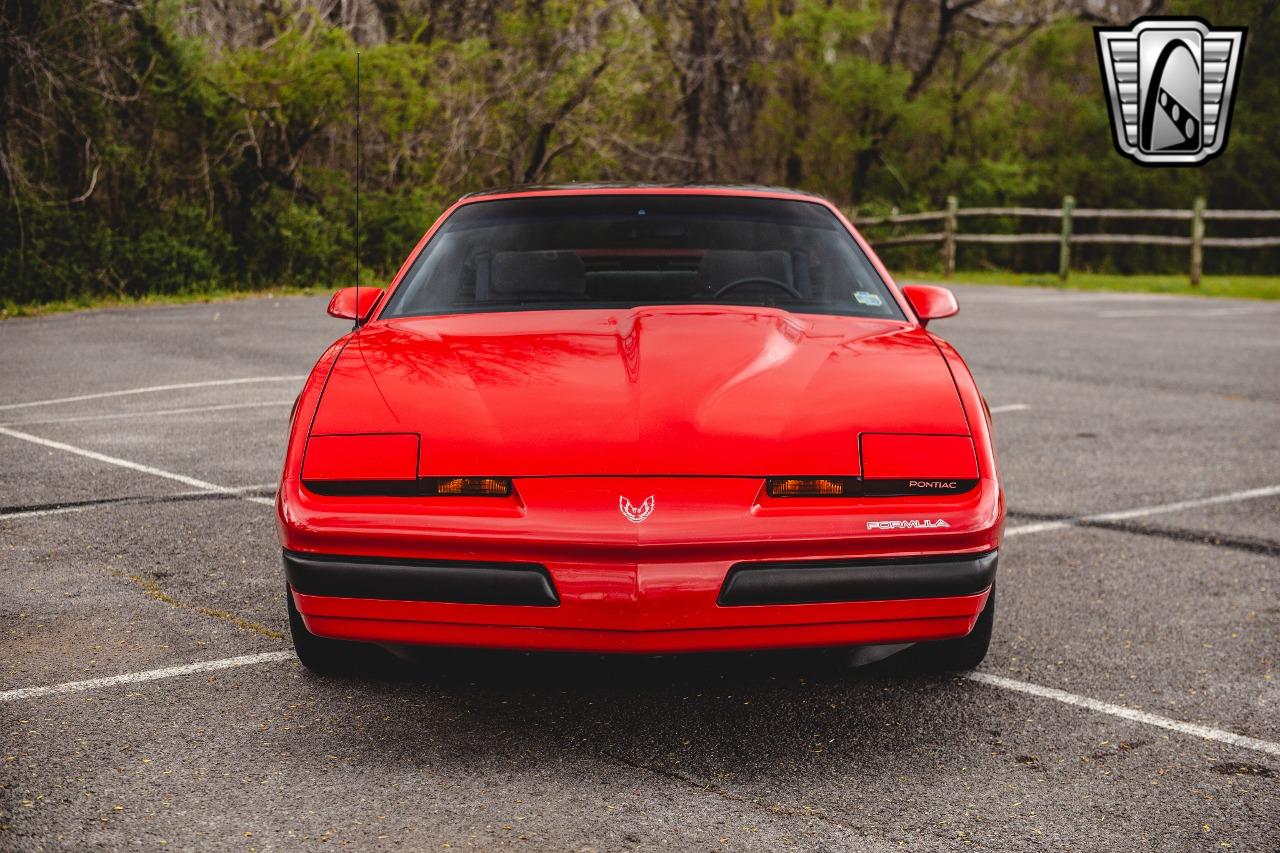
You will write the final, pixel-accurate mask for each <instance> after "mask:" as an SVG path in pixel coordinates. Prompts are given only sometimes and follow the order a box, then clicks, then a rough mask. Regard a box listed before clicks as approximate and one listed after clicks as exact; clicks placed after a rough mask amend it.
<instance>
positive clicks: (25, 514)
mask: <svg viewBox="0 0 1280 853" xmlns="http://www.w3.org/2000/svg"><path fill="white" fill-rule="evenodd" d="M275 488H276V484H275V483H258V484H256V485H253V486H233V487H229V488H227V490H226V491H228V492H261V491H263V490H264V489H272V490H273V491H274V490H275ZM216 494H220V492H211V491H209V490H208V489H196V490H195V491H191V492H174V493H172V494H168V495H163V496H162V497H163V498H166V499H167V498H190V497H195V496H197V495H216ZM155 501H156V498H155V497H150V498H148V497H137V498H122V499H120V500H106V501H98V502H96V503H87V504H76V505H75V506H58V507H49V508H48V509H23V510H18V511H16V512H0V521H8V520H9V519H13V518H39V517H40V516H42V515H64V514H66V513H68V512H83V511H85V510H87V509H101V508H102V507H104V506H119V505H120V504H122V503H125V504H130V503H147V502H155Z"/></svg>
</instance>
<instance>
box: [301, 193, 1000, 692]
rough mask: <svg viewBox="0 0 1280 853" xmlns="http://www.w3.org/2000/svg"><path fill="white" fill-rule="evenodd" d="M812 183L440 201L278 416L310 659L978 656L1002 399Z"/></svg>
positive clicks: (924, 301)
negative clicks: (533, 654)
mask: <svg viewBox="0 0 1280 853" xmlns="http://www.w3.org/2000/svg"><path fill="white" fill-rule="evenodd" d="M957 310H958V308H957V304H956V301H955V298H954V297H953V296H952V294H951V293H950V292H949V291H947V290H945V289H942V288H938V287H930V286H924V285H906V286H903V287H901V288H899V287H898V286H897V285H895V283H894V281H893V279H892V278H891V277H890V275H889V273H888V271H887V270H886V269H885V267H884V265H883V264H882V263H881V262H880V260H879V259H878V258H877V257H876V255H875V253H874V252H873V251H872V250H871V248H870V246H868V245H867V243H866V241H865V240H864V239H863V238H862V237H861V236H860V235H859V234H858V232H857V230H856V229H855V228H854V227H853V226H852V225H851V224H850V222H849V221H848V220H847V219H845V217H844V216H843V215H842V214H841V213H840V211H839V210H838V209H837V208H836V207H835V206H833V205H832V204H831V203H829V202H827V201H825V200H824V199H822V198H819V197H816V196H812V195H809V194H806V193H801V192H796V191H790V190H779V189H767V188H754V187H690V186H608V185H594V186H593V185H572V186H563V187H540V188H521V189H515V190H504V191H496V192H489V193H480V194H476V195H471V196H467V197H465V198H463V199H462V200H460V201H458V202H457V203H456V204H454V205H453V206H452V207H451V208H450V209H449V210H447V211H446V212H445V213H444V214H443V215H442V216H441V217H440V219H439V220H438V221H437V222H436V223H435V224H434V225H433V226H432V228H431V229H430V230H429V231H428V232H427V233H426V235H425V236H424V237H423V238H422V241H421V242H420V243H419V244H418V246H417V247H416V248H415V249H414V251H413V253H412V254H411V255H410V257H409V259H408V260H407V261H406V262H405V264H404V266H403V267H402V268H401V269H400V271H399V273H398V274H397V275H396V276H395V278H394V280H393V281H392V282H391V284H390V286H389V287H387V288H385V290H383V289H375V288H367V287H361V288H359V289H356V288H347V289H343V290H340V291H338V292H337V293H336V294H335V295H334V296H333V299H332V301H331V302H330V304H329V313H330V314H331V315H333V316H335V317H338V318H343V319H346V320H349V321H353V327H354V328H353V330H352V331H351V332H349V333H348V334H345V335H343V336H342V337H341V338H340V339H339V340H338V341H336V342H335V343H334V344H333V345H331V346H330V347H329V348H328V349H327V350H326V351H325V352H324V354H323V355H322V356H321V357H320V359H319V361H318V362H317V363H316V365H315V367H314V368H313V370H312V371H311V373H310V376H309V377H308V379H307V380H306V382H305V383H304V387H303V389H302V392H301V394H300V395H299V397H298V400H297V403H296V404H295V406H294V411H293V414H292V417H291V426H290V435H289V442H288V446H287V451H286V459H285V465H284V471H283V475H282V480H281V484H280V489H279V496H278V500H277V509H278V528H279V534H280V542H281V545H282V546H283V549H284V566H285V575H286V579H287V596H286V597H287V602H288V609H289V616H290V625H291V628H292V633H293V641H294V645H295V647H296V649H297V653H298V657H299V659H300V660H301V661H302V663H303V664H305V665H306V666H308V667H310V668H312V669H314V670H317V671H322V672H332V671H340V670H342V669H343V668H344V667H349V666H350V665H351V662H352V661H353V660H355V659H357V658H358V657H359V655H358V654H357V651H358V650H359V649H361V648H362V645H361V644H368V643H372V644H378V645H381V646H384V647H388V648H392V649H396V648H399V647H405V646H446V647H447V646H452V647H487V648H497V649H515V650H543V651H574V652H591V653H642V654H671V653H681V652H698V651H732V650H757V649H779V648H799V647H852V646H878V647H891V646H897V645H905V644H913V643H914V644H922V645H921V646H920V647H919V648H918V649H917V650H916V652H913V654H916V655H919V654H920V653H921V651H923V652H924V655H923V659H924V660H925V661H926V666H933V667H936V668H939V669H964V668H971V667H973V666H976V665H977V664H978V663H979V662H980V661H981V660H982V658H983V656H984V655H985V654H986V651H987V646H988V643H989V641H990V637H991V627H992V618H993V613H994V609H995V585H994V582H995V572H996V562H997V553H998V547H999V544H1000V539H1001V535H1002V530H1003V523H1004V514H1005V504H1004V496H1003V492H1002V490H1001V486H1000V480H999V475H998V472H997V470H996V458H995V454H994V452H993V449H992V442H991V426H990V415H989V412H988V410H987V407H986V404H985V402H984V400H983V398H982V396H981V395H980V393H979V391H978V388H977V386H976V385H975V384H974V380H973V377H972V376H971V375H970V372H969V370H968V368H967V367H966V366H965V363H964V361H963V360H961V358H960V356H959V355H958V354H957V352H956V351H955V350H954V349H953V348H952V347H951V346H950V345H949V344H947V343H946V342H945V341H944V340H942V339H941V338H940V337H938V336H937V335H935V334H934V333H933V332H932V331H930V330H928V329H927V328H926V326H927V324H928V323H929V322H930V321H932V320H936V319H939V318H942V317H947V316H950V315H952V314H954V313H956V311H957Z"/></svg>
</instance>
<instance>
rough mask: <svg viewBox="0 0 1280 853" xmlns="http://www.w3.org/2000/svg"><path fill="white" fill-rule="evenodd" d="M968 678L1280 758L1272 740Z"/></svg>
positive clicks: (1027, 686) (989, 678)
mask: <svg viewBox="0 0 1280 853" xmlns="http://www.w3.org/2000/svg"><path fill="white" fill-rule="evenodd" d="M967 678H968V679H969V680H970V681H976V682H978V683H979V684H986V685H988V686H990V687H999V688H1000V689H1001V690H1012V691H1014V692H1016V693H1026V694H1027V695H1029V696H1036V697H1039V698H1041V699H1052V700H1053V701H1055V702H1062V703H1063V704H1065V705H1074V706H1076V707H1077V708H1086V709H1088V710H1090V711H1097V712H1098V713H1099V714H1110V715H1111V716H1113V717H1120V718H1121V719H1124V720H1132V721H1133V722H1135V723H1143V724H1144V725H1148V726H1156V727H1158V728H1162V729H1168V730H1169V731H1171V732H1178V733H1180V734H1184V735H1191V736H1192V737H1201V738H1206V739H1208V740H1216V741H1218V742H1220V743H1228V744H1231V745H1232V746H1238V747H1241V748H1243V749H1252V750H1253V751H1255V752H1265V753H1266V754H1268V755H1275V756H1280V743H1272V742H1271V741H1268V740H1259V739H1258V738H1252V737H1247V736H1245V735H1238V734H1236V733H1235V732H1228V731H1223V730H1222V729H1213V728H1209V727H1208V726H1201V725H1198V724H1196V723H1184V722H1181V721H1180V720H1171V719H1169V718H1168V717H1161V716H1159V715H1157V714H1148V713H1147V712H1146V711H1139V710H1138V709H1136V708H1126V707H1125V706H1124V705H1112V704H1111V703H1110V702H1100V701H1098V700H1097V699H1090V698H1089V697H1087V696H1077V695H1076V694H1074V693H1068V692H1066V691H1065V690H1058V689H1057V688H1056V687H1044V686H1041V685H1039V684H1031V683H1030V682H1026V681H1017V680H1015V679H1012V678H1005V677H1004V676H1002V675H992V674H990V673H986V672H971V673H969V675H968V676H967Z"/></svg>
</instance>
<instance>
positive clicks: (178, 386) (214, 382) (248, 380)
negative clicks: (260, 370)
mask: <svg viewBox="0 0 1280 853" xmlns="http://www.w3.org/2000/svg"><path fill="white" fill-rule="evenodd" d="M306 378H307V377H306V376H305V375H303V374H297V375H290V376H246V377H244V378H243V379H210V380H207V381H205V382H177V383H174V384H172V385H150V386H148V387H146V388H126V389H124V390H122V391H100V392H98V393H96V394H77V395H76V396H74V397H55V398H54V399H52V400H31V401H29V402H26V403H5V404H4V405H3V406H0V411H5V410H7V409H27V408H30V407H31V406H52V405H54V404H55V403H78V402H80V401H81V400H101V399H102V398H104V397H127V396H129V395H130V394H151V393H153V392H156V391H180V390H182V389H185V388H212V387H215V386H219V385H250V384H253V383H257V382H299V381H301V380H303V379H306Z"/></svg>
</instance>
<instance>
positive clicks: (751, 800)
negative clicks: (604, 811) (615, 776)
mask: <svg viewBox="0 0 1280 853" xmlns="http://www.w3.org/2000/svg"><path fill="white" fill-rule="evenodd" d="M597 754H598V755H600V756H602V757H604V758H607V759H608V760H610V761H613V762H614V763H615V764H620V765H622V766H624V767H630V768H632V769H633V770H643V771H645V772H647V773H652V774H654V775H655V776H661V777H663V778H664V779H670V780H671V781H673V782H679V783H680V784H682V785H684V786H685V787H688V788H695V789H697V790H699V791H702V792H704V793H708V794H712V795H714V796H717V797H719V798H720V799H722V800H727V801H729V802H732V803H740V804H743V805H748V806H753V807H755V808H756V809H757V810H759V811H761V812H763V813H765V814H767V815H769V816H770V817H771V818H778V817H781V818H792V817H811V818H814V819H816V820H819V821H822V822H823V823H826V824H829V825H830V826H833V827H835V828H836V829H840V830H845V831H851V832H861V831H866V830H864V829H860V828H858V827H853V826H850V825H848V824H844V823H841V822H840V821H838V820H836V819H835V818H834V817H832V816H831V815H829V814H827V813H826V812H824V811H822V810H821V809H816V808H812V807H810V806H805V807H804V808H803V809H798V808H793V807H787V806H783V805H782V804H781V803H776V804H774V805H773V806H769V805H767V804H766V803H764V802H763V801H761V800H760V799H759V798H757V797H748V796H744V795H742V794H735V793H733V792H732V791H730V790H728V789H726V788H723V787H721V786H720V785H717V784H716V783H714V782H700V781H698V780H697V779H694V778H693V777H691V776H686V775H684V774H683V773H679V772H677V771H675V770H669V769H667V768H665V767H655V766H653V765H649V764H644V763H642V762H639V761H632V760H630V759H628V758H624V757H622V756H621V755H617V754H615V753H612V752H600V753H597Z"/></svg>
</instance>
